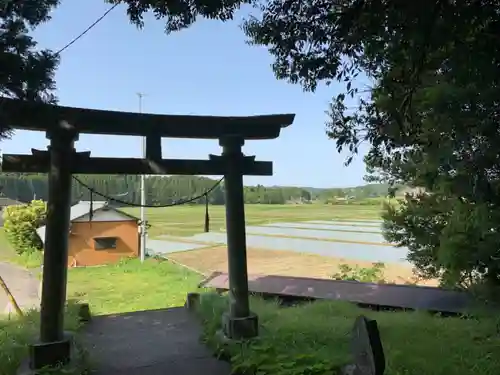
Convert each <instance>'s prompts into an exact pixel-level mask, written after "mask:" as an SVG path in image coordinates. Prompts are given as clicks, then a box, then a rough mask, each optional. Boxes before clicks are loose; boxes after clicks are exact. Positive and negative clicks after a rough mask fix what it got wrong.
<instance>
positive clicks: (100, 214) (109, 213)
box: [73, 210, 131, 222]
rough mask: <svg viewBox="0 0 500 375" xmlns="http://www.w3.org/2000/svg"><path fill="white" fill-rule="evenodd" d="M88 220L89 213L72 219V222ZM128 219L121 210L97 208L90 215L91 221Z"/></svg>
mask: <svg viewBox="0 0 500 375" xmlns="http://www.w3.org/2000/svg"><path fill="white" fill-rule="evenodd" d="M89 220H90V217H89V214H86V215H85V216H82V217H79V218H78V219H75V220H73V222H82V221H89ZM128 220H131V218H130V217H129V216H127V215H124V214H122V213H121V212H118V211H115V210H99V211H96V212H94V215H93V216H92V221H128Z"/></svg>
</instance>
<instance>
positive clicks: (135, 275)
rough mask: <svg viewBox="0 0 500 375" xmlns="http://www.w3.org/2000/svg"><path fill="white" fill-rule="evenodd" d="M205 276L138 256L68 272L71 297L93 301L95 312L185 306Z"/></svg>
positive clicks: (165, 262) (168, 263)
mask: <svg viewBox="0 0 500 375" xmlns="http://www.w3.org/2000/svg"><path fill="white" fill-rule="evenodd" d="M200 281H201V276H200V275H198V274H195V273H193V272H190V271H188V270H186V269H184V268H182V267H179V266H176V265H174V264H172V263H170V262H168V261H157V260H154V259H148V260H146V262H144V263H143V264H141V262H140V261H139V260H138V259H131V260H127V261H123V262H121V263H118V264H116V265H110V266H103V267H88V268H73V269H70V270H69V271H68V296H69V298H75V299H78V300H80V301H85V302H88V303H89V304H90V308H91V311H92V314H94V315H100V314H112V313H121V312H129V311H140V310H149V309H160V308H167V307H175V306H182V305H183V304H184V302H185V300H186V294H187V293H189V292H193V291H196V289H197V286H198V283H199V282H200Z"/></svg>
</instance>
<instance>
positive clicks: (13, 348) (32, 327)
mask: <svg viewBox="0 0 500 375" xmlns="http://www.w3.org/2000/svg"><path fill="white" fill-rule="evenodd" d="M39 322H40V314H39V313H38V311H36V310H33V311H30V312H28V313H27V314H26V315H25V316H24V317H17V316H12V317H7V316H3V315H0V375H14V374H16V372H17V368H18V367H19V364H20V363H21V361H22V360H23V359H25V358H26V357H27V356H28V345H29V344H31V343H33V342H35V340H36V339H37V336H38V329H39ZM64 323H65V324H64V326H65V327H64V328H65V330H66V331H70V332H75V331H77V330H78V329H79V327H80V323H79V321H78V310H77V306H76V305H75V304H68V308H67V311H66V317H65V321H64ZM58 374H60V372H59V373H53V375H58Z"/></svg>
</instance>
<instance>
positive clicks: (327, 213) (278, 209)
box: [126, 205, 435, 285]
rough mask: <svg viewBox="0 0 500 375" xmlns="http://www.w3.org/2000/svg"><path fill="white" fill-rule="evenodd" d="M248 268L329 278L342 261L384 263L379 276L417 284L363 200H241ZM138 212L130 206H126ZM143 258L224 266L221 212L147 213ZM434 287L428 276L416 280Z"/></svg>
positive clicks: (200, 267) (199, 267) (374, 209)
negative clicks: (145, 255)
mask: <svg viewBox="0 0 500 375" xmlns="http://www.w3.org/2000/svg"><path fill="white" fill-rule="evenodd" d="M245 208H246V223H247V227H246V239H247V248H248V249H247V259H248V268H249V273H257V274H274V275H287V276H305V277H320V278H328V277H331V275H332V274H334V273H335V272H336V270H338V269H339V266H340V265H343V264H347V265H350V266H357V267H363V268H369V267H371V266H373V264H374V263H384V265H385V272H384V276H385V279H386V280H388V281H392V282H397V283H404V282H408V281H410V282H416V279H415V276H414V273H413V270H412V267H411V265H410V264H409V263H408V262H407V260H406V257H407V249H405V248H398V247H395V246H394V245H393V244H390V243H387V242H385V240H384V238H383V235H382V228H381V225H382V221H381V218H380V214H381V212H380V210H381V207H380V206H378V205H376V206H362V205H330V206H327V205H247V206H246V207H245ZM126 211H127V212H128V213H131V214H133V215H139V212H138V211H137V210H134V209H128V210H126ZM146 215H147V220H148V222H149V223H150V225H151V228H150V230H149V235H148V240H147V244H146V248H147V251H148V253H149V254H150V255H157V256H162V257H166V258H168V259H170V260H173V261H176V262H179V263H181V264H183V265H186V266H188V267H189V268H192V269H194V270H196V271H198V272H201V273H203V274H209V273H211V272H214V271H221V272H225V271H227V249H226V243H227V242H226V241H227V240H226V232H225V210H224V207H223V206H211V207H210V232H208V233H204V215H205V212H204V207H203V206H179V207H171V208H157V209H149V210H147V211H146ZM423 283H425V284H426V285H434V283H435V282H434V281H431V282H430V284H429V282H427V281H426V282H423Z"/></svg>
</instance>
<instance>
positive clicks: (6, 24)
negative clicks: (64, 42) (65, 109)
mask: <svg viewBox="0 0 500 375" xmlns="http://www.w3.org/2000/svg"><path fill="white" fill-rule="evenodd" d="M58 4H59V1H58V0H40V1H4V2H2V4H1V5H0V92H1V96H3V97H9V98H17V99H23V100H30V101H42V102H49V103H53V102H55V101H56V97H55V95H54V89H55V82H54V74H55V70H56V67H57V64H58V62H59V59H58V56H57V55H56V54H54V53H53V52H52V51H49V50H37V49H36V46H37V43H36V41H35V40H34V39H33V38H32V37H31V36H30V35H29V33H28V32H29V31H30V30H32V29H34V28H35V27H36V26H38V25H40V24H41V23H43V22H47V21H48V20H49V19H50V16H49V12H50V11H51V10H52V9H53V8H54V7H56V6H57V5H58ZM0 109H1V101H0ZM0 113H1V111H0ZM10 132H11V131H10V128H9V127H8V125H7V124H6V122H5V121H3V120H2V119H1V117H0V138H1V137H5V136H8V135H9V134H10Z"/></svg>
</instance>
